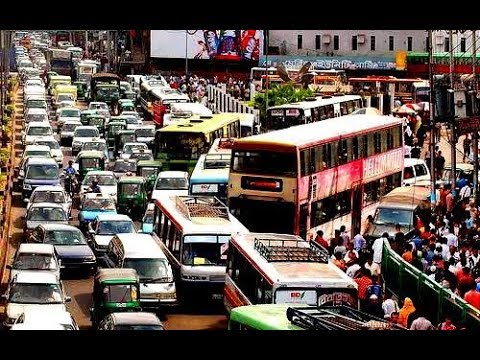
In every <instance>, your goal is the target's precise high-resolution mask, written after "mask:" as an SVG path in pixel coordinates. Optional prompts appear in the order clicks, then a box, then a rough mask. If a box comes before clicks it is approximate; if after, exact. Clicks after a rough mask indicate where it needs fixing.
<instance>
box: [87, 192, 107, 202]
mask: <svg viewBox="0 0 480 360" xmlns="http://www.w3.org/2000/svg"><path fill="white" fill-rule="evenodd" d="M84 199H89V200H91V199H105V200H112V201H113V198H112V197H111V196H110V195H105V194H103V193H86V194H85V196H84Z"/></svg>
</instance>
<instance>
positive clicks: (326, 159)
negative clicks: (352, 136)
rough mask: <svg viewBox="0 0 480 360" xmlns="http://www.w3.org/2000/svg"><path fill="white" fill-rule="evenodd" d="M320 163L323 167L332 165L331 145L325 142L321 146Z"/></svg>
mask: <svg viewBox="0 0 480 360" xmlns="http://www.w3.org/2000/svg"><path fill="white" fill-rule="evenodd" d="M322 155H323V158H322V164H323V168H324V169H325V168H330V167H332V145H331V144H325V145H323V146H322Z"/></svg>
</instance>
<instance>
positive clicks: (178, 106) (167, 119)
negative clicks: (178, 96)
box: [163, 102, 213, 126]
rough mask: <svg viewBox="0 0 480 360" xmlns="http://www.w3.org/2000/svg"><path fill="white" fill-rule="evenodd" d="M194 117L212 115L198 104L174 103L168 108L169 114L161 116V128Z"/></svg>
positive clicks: (203, 106)
mask: <svg viewBox="0 0 480 360" xmlns="http://www.w3.org/2000/svg"><path fill="white" fill-rule="evenodd" d="M194 115H199V116H204V115H213V112H212V110H210V109H209V108H208V107H206V106H205V105H203V104H200V103H198V102H176V103H173V104H172V105H171V106H170V112H169V113H168V114H165V115H164V116H163V126H167V125H170V123H172V122H174V121H176V120H181V119H186V118H189V117H192V116H194Z"/></svg>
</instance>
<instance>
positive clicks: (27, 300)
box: [2, 271, 71, 327]
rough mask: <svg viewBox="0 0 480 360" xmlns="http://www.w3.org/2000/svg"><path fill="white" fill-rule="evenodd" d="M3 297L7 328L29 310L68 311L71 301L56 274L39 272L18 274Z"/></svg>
mask: <svg viewBox="0 0 480 360" xmlns="http://www.w3.org/2000/svg"><path fill="white" fill-rule="evenodd" d="M2 297H3V298H4V299H5V300H6V301H7V303H6V306H5V307H6V318H5V321H4V325H5V326H6V327H11V326H12V325H13V324H14V323H15V321H16V320H17V319H18V317H19V316H20V315H22V314H23V313H24V312H26V311H28V310H29V309H33V308H36V309H39V310H40V311H45V312H46V311H66V307H65V303H67V302H69V301H71V298H70V297H69V296H65V293H64V290H63V286H62V283H61V282H60V280H59V278H58V277H57V276H56V275H55V274H51V273H43V272H38V271H25V272H22V273H20V274H17V275H16V276H15V277H14V278H13V279H12V280H11V281H10V283H9V285H8V289H7V292H6V293H5V294H4V295H2Z"/></svg>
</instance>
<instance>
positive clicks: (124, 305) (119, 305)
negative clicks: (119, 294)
mask: <svg viewBox="0 0 480 360" xmlns="http://www.w3.org/2000/svg"><path fill="white" fill-rule="evenodd" d="M117 307H119V308H123V307H127V304H125V303H120V304H117Z"/></svg>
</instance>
